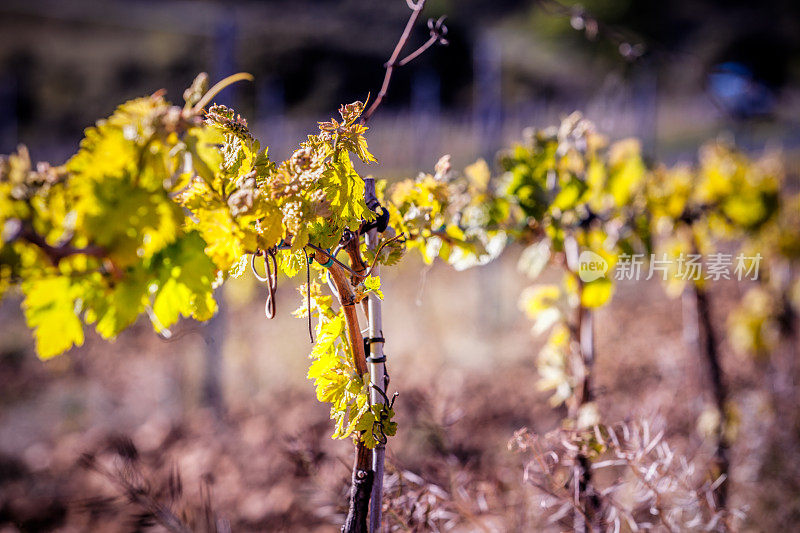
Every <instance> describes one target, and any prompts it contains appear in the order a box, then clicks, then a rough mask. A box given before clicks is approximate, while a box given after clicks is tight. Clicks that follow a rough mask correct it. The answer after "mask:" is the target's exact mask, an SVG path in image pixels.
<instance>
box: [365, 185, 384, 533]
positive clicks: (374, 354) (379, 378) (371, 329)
mask: <svg viewBox="0 0 800 533" xmlns="http://www.w3.org/2000/svg"><path fill="white" fill-rule="evenodd" d="M364 185H365V190H364V199H365V200H366V203H367V205H368V206H374V205H375V204H377V201H378V199H377V198H376V196H375V180H374V178H364ZM366 241H367V248H368V249H370V250H376V249H377V246H378V230H377V228H372V229H370V230H369V231H368V232H367V235H366ZM378 273H379V266H378V263H377V261H376V262H375V266H374V267H373V269H372V273H371V274H372V275H377V274H378ZM368 298H369V299H368V300H367V310H368V312H369V317H368V333H367V335H368V338H369V339H370V343H369V358H368V359H367V363H368V365H367V366H368V367H369V381H370V399H371V401H372V403H373V404H376V403H383V402H384V401H385V400H384V398H385V393H386V391H385V388H386V382H385V377H386V363H385V362H384V361H385V359H384V357H383V343H382V342H373V341H372V339H377V338H382V337H383V331H382V329H383V324H382V319H381V300H380V298H378V297H377V296H376V295H375V294H373V293H370V294H369V295H368ZM374 361H380V362H374ZM375 389H379V390H375ZM387 407H388V406H387ZM385 454H386V447H385V445H384V444H381V443H378V444H377V445H376V446H375V448H374V449H373V450H372V470H373V472H375V478H374V481H373V483H372V495H371V496H370V499H369V531H370V533H379V532H380V529H381V512H382V505H383V463H384V457H385Z"/></svg>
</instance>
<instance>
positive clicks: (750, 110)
mask: <svg viewBox="0 0 800 533" xmlns="http://www.w3.org/2000/svg"><path fill="white" fill-rule="evenodd" d="M708 91H709V92H710V93H711V96H712V97H713V98H714V100H715V101H716V102H717V103H718V104H719V105H720V106H721V107H722V108H723V109H724V111H725V112H727V113H728V114H729V115H731V116H732V117H734V118H736V119H746V118H752V117H756V116H764V115H768V114H770V113H771V112H772V109H773V107H774V105H775V95H774V93H773V91H772V89H770V88H769V87H768V86H767V85H766V84H765V83H763V82H761V81H759V80H758V79H756V77H755V76H754V75H753V72H752V70H750V68H749V67H747V65H745V64H743V63H739V62H735V61H728V62H725V63H720V64H718V65H716V66H715V67H714V68H713V70H712V71H711V73H710V74H709V75H708Z"/></svg>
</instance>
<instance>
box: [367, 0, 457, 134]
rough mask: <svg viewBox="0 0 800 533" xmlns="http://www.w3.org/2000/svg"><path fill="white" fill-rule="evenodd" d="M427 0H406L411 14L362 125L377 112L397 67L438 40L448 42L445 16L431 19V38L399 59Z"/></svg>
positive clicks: (429, 26)
mask: <svg viewBox="0 0 800 533" xmlns="http://www.w3.org/2000/svg"><path fill="white" fill-rule="evenodd" d="M426 1H427V0H417V2H416V3H415V2H413V0H406V4H408V7H409V9H411V15H410V16H409V17H408V22H406V27H405V28H404V29H403V33H402V34H401V35H400V39H399V40H398V41H397V45H396V46H395V47H394V51H393V52H392V55H391V57H390V58H389V61H387V62H386V74H384V76H383V84H382V85H381V90H380V92H378V95H377V96H376V97H375V101H374V102H372V105H371V106H370V107H369V109H367V111H366V112H365V113H364V114H363V115H361V121H360V123H361V124H362V125H363V124H366V123H367V122H368V121H369V119H370V118H372V115H373V114H374V113H375V111H376V110H377V109H378V107H380V105H381V102H383V99H384V97H385V96H386V93H387V92H388V91H389V83H390V82H391V80H392V74H393V73H394V69H395V68H397V67H402V66H405V65H407V64H408V63H410V62H411V61H413V60H414V59H415V58H417V57H418V56H419V55H420V54H422V53H423V52H424V51H425V50H427V49H428V48H430V47H431V46H433V45H434V44H435V43H437V42H440V43H442V44H447V40H446V39H445V38H444V36H445V35H446V34H447V27H446V26H444V24H443V23H444V18H440V19H439V20H437V21H433V20H430V21H428V28H429V29H430V30H431V36H430V38H429V39H428V40H427V41H425V43H424V44H423V45H422V46H420V47H419V48H417V49H416V50H415V51H413V52H411V53H410V54H409V55H407V56H406V57H405V58H403V59H402V60H399V58H400V54H401V53H402V51H403V48H405V46H406V44H408V39H409V37H410V36H411V29H412V28H413V27H414V24H416V22H417V19H418V18H419V15H420V13H422V10H423V9H424V8H425V2H426Z"/></svg>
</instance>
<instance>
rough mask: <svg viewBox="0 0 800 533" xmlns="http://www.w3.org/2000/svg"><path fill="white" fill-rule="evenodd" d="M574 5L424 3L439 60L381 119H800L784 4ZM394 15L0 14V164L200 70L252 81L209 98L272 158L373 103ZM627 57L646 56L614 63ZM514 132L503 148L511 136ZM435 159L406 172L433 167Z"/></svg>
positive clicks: (70, 7) (361, 10)
mask: <svg viewBox="0 0 800 533" xmlns="http://www.w3.org/2000/svg"><path fill="white" fill-rule="evenodd" d="M573 4H574V3H572V2H568V3H565V6H566V10H567V11H571V13H570V12H568V13H566V15H565V14H564V13H562V11H563V10H562V9H561V8H560V7H559V5H558V4H552V3H550V2H531V1H519V2H513V1H508V0H497V1H492V2H485V1H481V0H458V1H447V0H432V1H430V2H429V3H428V6H427V7H426V11H425V13H424V14H423V17H422V21H421V22H422V23H421V24H418V25H417V28H416V29H415V31H414V34H413V37H412V40H411V43H410V45H409V48H408V51H410V50H412V49H413V46H414V45H416V44H419V43H421V42H423V41H424V39H425V38H426V37H427V29H426V27H425V24H424V21H425V19H426V18H427V17H438V16H440V15H444V14H446V15H447V16H448V22H447V25H448V27H449V30H450V31H449V34H448V38H449V41H450V45H449V46H447V47H436V48H434V49H433V50H430V51H429V52H428V53H426V54H424V55H423V56H422V57H421V58H419V59H417V60H416V61H415V62H413V63H412V64H411V65H409V66H407V67H405V68H403V69H400V70H399V71H398V72H397V73H396V76H395V79H394V80H393V83H392V86H391V90H390V93H389V96H388V98H387V99H386V101H385V106H386V107H385V110H384V111H383V112H384V113H389V114H392V113H396V114H398V115H400V116H401V119H402V118H407V117H408V116H410V115H413V114H414V113H417V114H425V116H426V117H429V120H428V121H429V122H430V121H431V120H433V121H434V122H436V123H437V124H438V123H445V124H451V123H452V122H453V121H456V122H458V121H473V122H474V121H482V122H483V123H484V126H486V123H489V128H490V130H491V128H495V129H498V131H505V130H504V126H505V123H506V119H508V117H512V118H515V117H516V118H518V117H520V116H523V117H524V118H525V119H526V120H525V121H527V122H528V123H534V122H538V121H542V120H545V121H552V120H553V118H557V117H555V115H558V114H563V113H566V112H569V111H571V110H573V109H581V110H584V111H587V112H589V113H590V114H591V113H592V111H593V110H595V111H597V113H599V114H602V115H603V116H605V117H609V116H611V117H613V116H615V115H623V114H624V113H625V112H626V111H629V109H627V108H630V107H631V106H632V105H634V104H635V105H638V106H639V107H641V110H639V111H638V115H640V116H639V118H633V119H631V120H630V122H631V123H632V124H635V125H636V127H634V128H633V129H632V130H631V127H627V128H626V127H625V126H624V124H623V125H621V124H613V123H612V124H610V125H609V127H608V128H606V129H610V130H619V135H622V134H628V133H635V134H637V135H639V136H640V137H644V138H645V141H650V145H651V146H650V148H653V145H655V144H656V143H657V142H658V141H665V142H667V143H669V141H670V138H675V137H678V138H680V137H685V133H686V132H685V131H683V130H682V127H681V125H675V124H671V123H669V121H666V123H664V121H659V120H658V119H657V118H656V117H657V116H658V112H659V109H660V110H661V111H662V113H666V114H667V115H668V116H669V115H671V112H670V109H671V108H670V106H676V107H678V108H680V109H683V110H685V114H691V115H696V116H693V117H692V122H693V123H694V124H695V125H696V124H697V121H699V122H700V123H702V124H704V125H706V126H707V127H709V128H712V129H713V128H714V127H715V126H717V125H719V124H720V123H721V122H722V123H724V125H729V124H731V123H734V124H735V123H737V122H741V121H743V120H744V121H750V120H753V118H757V119H759V120H760V121H761V122H763V121H764V119H765V118H766V119H768V120H769V121H771V122H772V123H775V122H777V123H779V124H780V123H784V122H785V121H790V120H792V118H796V114H797V108H798V105H797V101H798V96H797V89H798V86H799V85H800V55H799V54H798V47H800V5H798V3H797V2H792V1H789V0H785V1H781V0H765V1H762V2H757V3H753V2H744V1H731V2H723V1H718V2H710V1H697V0H694V1H687V0H681V1H671V2H655V1H638V2H636V1H631V0H592V1H589V2H585V3H584V4H583V7H581V6H579V5H578V4H574V5H573ZM570 6H571V7H570ZM581 12H585V13H587V16H590V17H594V18H596V20H597V21H598V22H599V23H600V31H599V33H598V35H597V36H596V37H594V38H591V37H587V36H586V34H585V33H584V32H583V31H576V30H575V29H574V26H577V27H580V21H578V20H577V19H576V17H577V16H578V15H579V14H580V13H581ZM571 15H572V16H571ZM407 16H408V9H407V7H406V5H405V3H404V2H403V1H401V0H398V1H380V2H378V1H374V0H373V1H355V0H350V1H348V0H345V1H338V2H337V1H329V0H324V1H314V2H311V1H302V0H301V1H280V0H278V1H262V2H257V1H252V2H241V1H231V2H203V1H194V2H193V1H170V0H167V1H146V0H138V1H137V0H129V1H121V0H110V1H105V2H95V1H90V0H70V1H61V0H46V1H41V0H38V1H30V0H4V1H3V2H2V4H0V152H8V151H10V150H12V149H13V148H14V147H15V145H16V144H17V143H18V142H24V143H26V144H28V145H29V146H30V147H31V148H32V150H33V153H34V156H37V157H40V158H43V159H47V158H49V159H56V160H58V159H64V158H65V157H67V156H68V154H70V153H71V152H72V151H73V150H74V147H75V145H76V144H77V142H78V140H79V139H80V136H81V134H82V131H83V128H85V127H86V126H87V125H89V124H91V123H93V122H94V121H95V120H96V119H97V118H98V117H101V116H105V115H108V114H109V113H110V112H111V111H112V110H113V109H114V107H115V106H116V105H117V104H118V103H120V102H121V101H123V100H124V99H128V98H133V97H136V96H141V95H145V94H149V93H151V92H153V91H155V90H157V89H159V88H166V89H167V90H168V93H169V95H170V97H171V98H172V99H173V100H174V101H178V100H179V99H180V95H181V93H182V90H183V88H185V87H186V86H187V85H188V84H189V83H190V82H191V80H192V78H193V77H194V76H195V74H196V73H197V72H200V71H207V72H209V73H210V74H211V76H212V79H218V78H221V77H222V76H224V75H226V74H230V73H233V72H236V71H247V72H250V73H252V74H253V75H254V76H255V78H256V81H255V83H252V84H248V83H245V84H241V85H239V86H237V87H236V89H234V90H232V91H229V92H227V93H225V94H223V95H222V96H220V98H219V100H220V101H225V102H227V103H235V104H236V106H237V107H238V108H239V109H240V110H241V112H242V113H243V114H244V115H245V116H247V117H249V118H250V120H251V122H253V121H254V122H256V123H257V129H258V130H259V131H261V132H263V135H264V136H265V137H266V140H267V141H271V142H268V144H274V145H276V148H278V149H279V151H280V148H283V147H284V145H286V147H288V146H289V145H291V144H293V141H294V138H290V137H292V132H291V131H286V128H287V127H288V128H289V130H291V127H290V126H287V121H288V124H291V123H292V122H293V121H295V120H298V121H302V123H303V124H305V126H303V127H305V128H306V129H307V128H309V127H313V125H314V120H316V119H318V118H324V117H326V116H327V115H329V114H330V113H332V112H334V111H335V109H336V108H337V107H338V106H339V105H340V104H341V103H343V102H350V101H353V100H356V99H363V98H365V97H366V96H367V94H368V93H372V94H373V95H374V94H375V93H376V92H377V90H378V88H379V87H380V83H381V80H382V77H383V64H384V62H385V61H386V60H387V59H388V57H389V54H390V53H391V50H392V48H393V47H394V44H395V42H396V40H397V38H398V36H399V34H400V32H401V30H402V28H403V25H404V23H405V20H406V18H407ZM571 19H572V20H571ZM626 44H627V45H631V46H635V47H636V50H637V51H639V52H642V53H641V55H637V56H636V57H625V56H624V55H623V54H621V53H620V49H621V46H623V47H624V46H626ZM720 72H722V74H727V75H728V77H725V76H723V77H722V78H719V75H720ZM715 75H716V76H718V78H714V76H715ZM715 79H716V80H717V82H718V83H716V84H715V83H714V80H715ZM722 93H724V94H722ZM687 102H689V103H688V104H687ZM593 106H594V107H593ZM594 108H598V109H594ZM695 108H698V109H700V110H701V111H699V112H697V113H695V111H694V109H695ZM543 109H546V110H547V112H544V113H543V111H542V110H543ZM542 114H544V116H542ZM430 117H434V118H433V119H430ZM606 120H607V121H608V119H607V118H606ZM525 121H520V123H519V127H517V128H516V131H515V129H514V128H515V126H517V124H516V123H515V124H512V125H510V131H508V132H507V135H508V136H510V137H512V138H513V137H515V136H518V135H519V131H518V130H519V129H520V128H521V127H522V126H523V125H527V124H524V122H525ZM622 122H624V120H623V121H622ZM651 122H652V124H651ZM418 126H419V125H418V124H417V125H412V126H409V127H412V128H413V129H416V128H417V127H418ZM472 126H474V124H472ZM601 126H602V124H601ZM298 127H300V126H298ZM427 127H430V124H428V125H427ZM301 129H302V127H301ZM456 129H458V128H456ZM629 130H630V131H629ZM611 133H612V134H614V133H615V131H612V132H611ZM479 136H480V135H479ZM482 137H483V140H480V139H479V140H478V141H476V142H477V143H478V144H479V145H480V146H478V149H479V151H484V152H489V151H491V149H493V148H496V146H493V144H498V143H496V142H492V141H490V140H486V139H487V138H488V137H498V136H497V135H488V136H487V135H483V136H482ZM500 137H503V135H500ZM748 140H749V139H745V141H748ZM395 144H402V141H400V140H398V141H396V143H395ZM438 148H440V150H439V151H440V152H441V151H443V150H442V148H444V149H447V148H449V146H443V147H438ZM287 149H288V148H287ZM449 151H455V152H456V153H457V152H458V150H449ZM281 155H283V154H281ZM380 155H381V154H380V153H379V154H378V156H379V159H380ZM434 155H435V154H430V155H426V156H425V158H424V159H425V160H424V161H419V163H425V164H426V165H432V164H433V162H434V161H435V159H434V160H433V161H430V159H431V158H433V157H434ZM386 157H389V159H390V160H389V161H385V162H388V163H391V162H392V161H391V156H386ZM409 163H411V166H410V167H409V169H410V168H411V167H413V164H414V163H416V161H410V162H409ZM396 166H397V165H392V164H390V165H389V167H391V168H394V167H396ZM401 167H402V165H401ZM398 170H406V169H403V168H400V167H398Z"/></svg>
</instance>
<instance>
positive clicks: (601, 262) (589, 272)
mask: <svg viewBox="0 0 800 533" xmlns="http://www.w3.org/2000/svg"><path fill="white" fill-rule="evenodd" d="M606 272H608V261H606V260H605V259H603V258H602V257H601V256H600V255H598V254H596V253H594V252H591V251H589V250H586V251H584V252H581V255H580V257H578V277H579V278H581V281H584V282H586V283H589V282H590V281H594V280H596V279H600V278H602V277H604V276H605V275H606Z"/></svg>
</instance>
